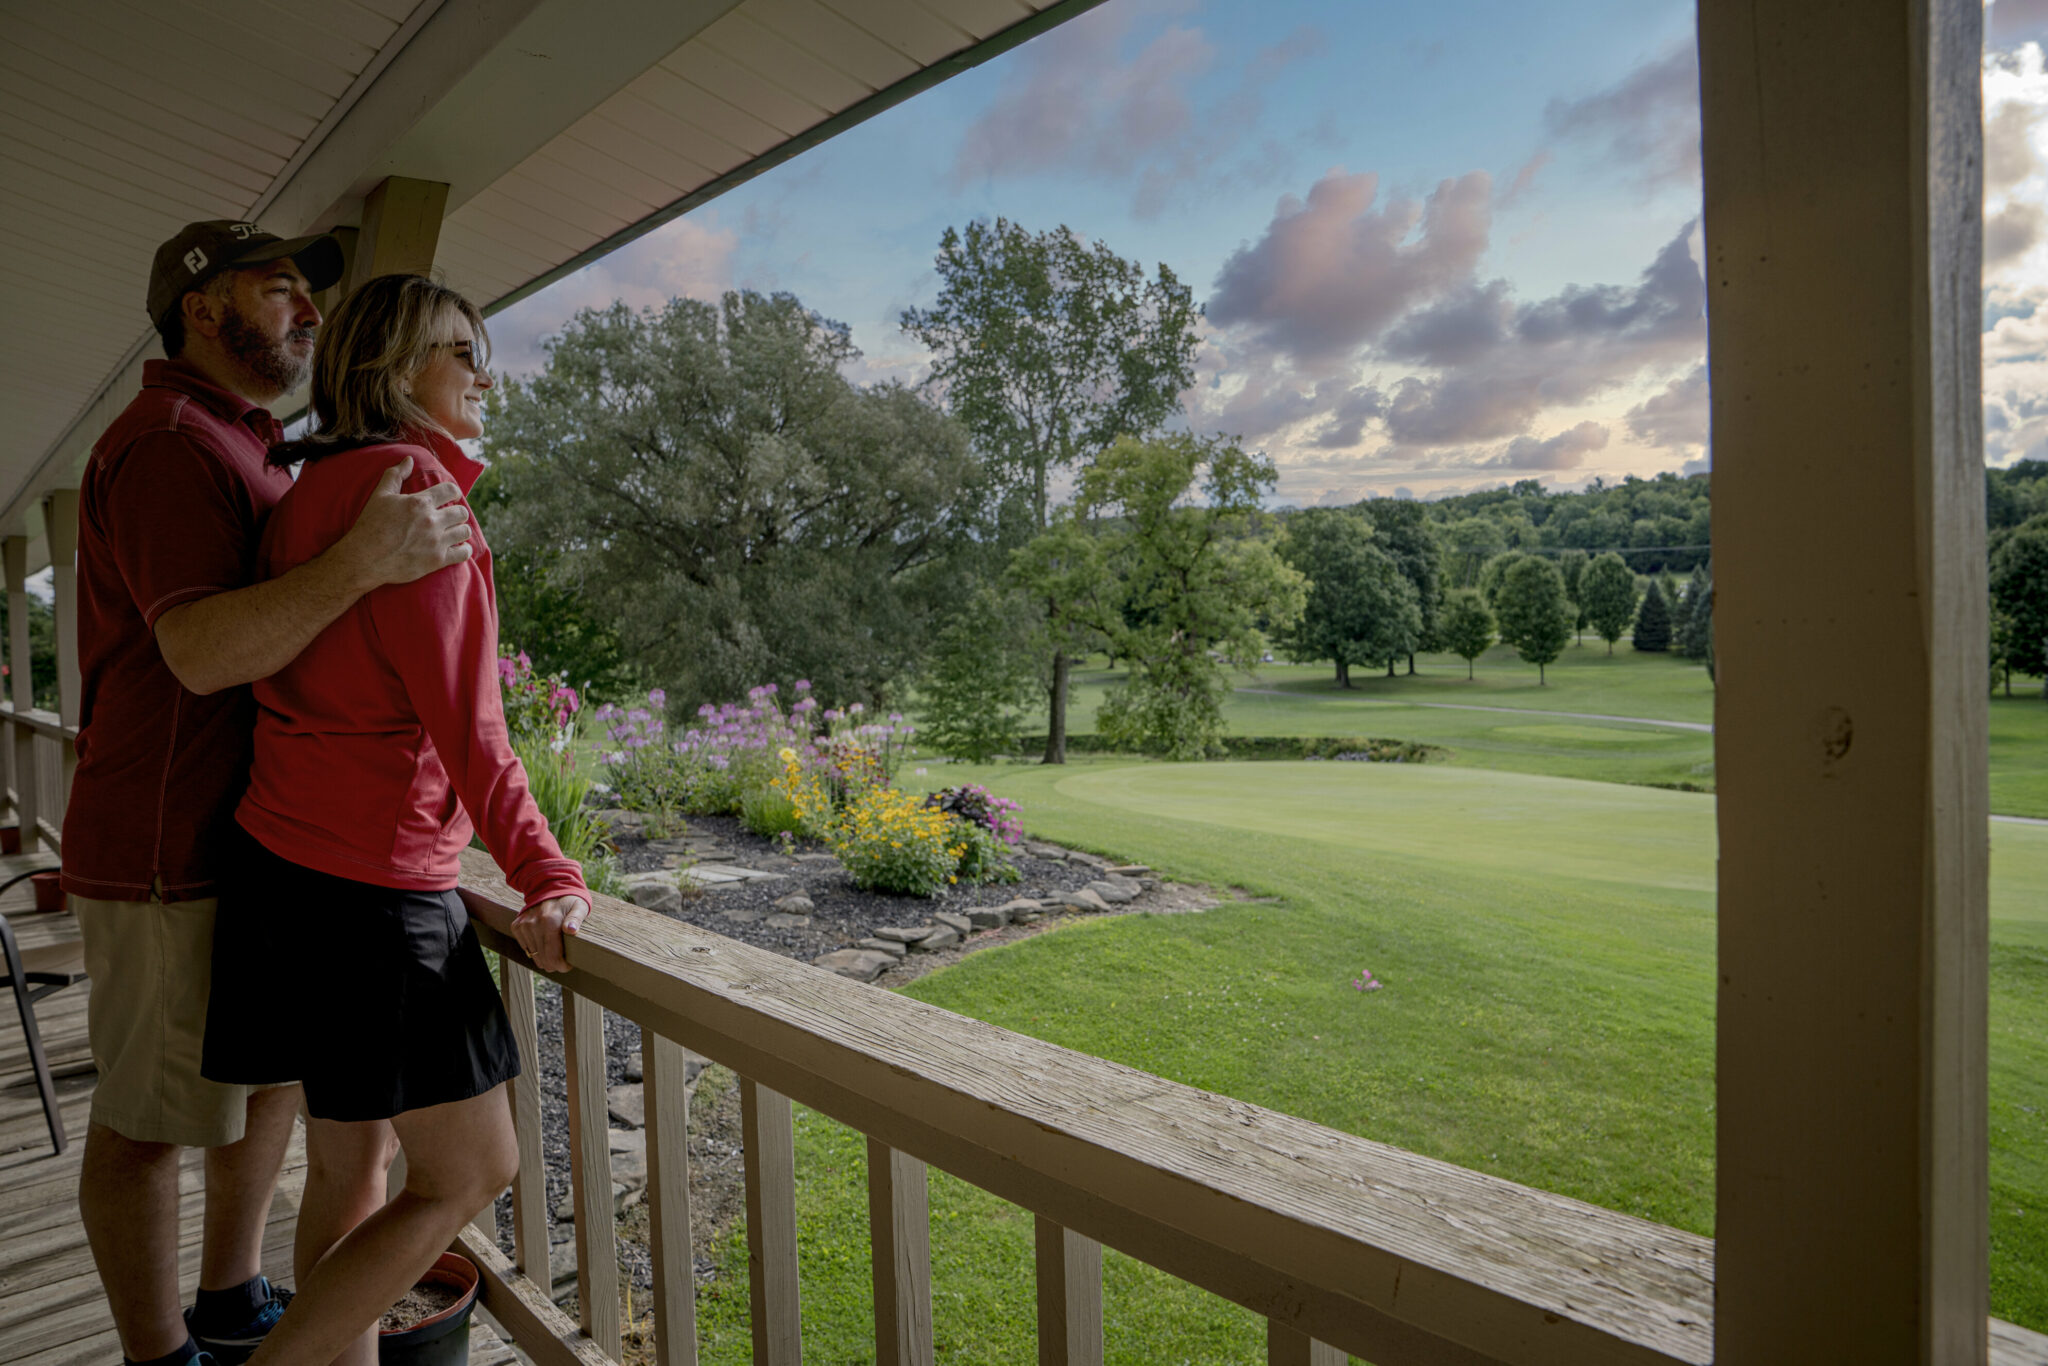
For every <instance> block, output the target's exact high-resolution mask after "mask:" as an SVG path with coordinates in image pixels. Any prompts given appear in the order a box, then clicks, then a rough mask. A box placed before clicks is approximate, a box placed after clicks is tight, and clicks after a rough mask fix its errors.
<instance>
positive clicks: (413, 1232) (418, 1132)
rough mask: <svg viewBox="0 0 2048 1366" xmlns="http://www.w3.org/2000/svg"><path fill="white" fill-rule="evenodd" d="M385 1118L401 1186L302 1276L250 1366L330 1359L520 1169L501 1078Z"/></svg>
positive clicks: (295, 1365)
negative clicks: (459, 1096)
mask: <svg viewBox="0 0 2048 1366" xmlns="http://www.w3.org/2000/svg"><path fill="white" fill-rule="evenodd" d="M390 1124H391V1127H392V1129H394V1130H395V1131H396V1132H397V1134H398V1141H399V1145H400V1146H401V1147H403V1148H404V1149H405V1168H406V1170H405V1189H404V1190H403V1191H400V1192H399V1193H398V1195H397V1196H395V1197H394V1198H393V1199H392V1200H391V1202H390V1203H389V1204H387V1205H384V1206H383V1207H382V1208H381V1209H378V1210H377V1211H376V1212H375V1213H374V1214H372V1215H370V1216H369V1217H368V1218H367V1219H365V1220H363V1221H362V1222H361V1223H360V1224H358V1225H356V1227H355V1228H354V1229H353V1230H352V1231H351V1232H350V1233H349V1234H348V1235H347V1236H346V1237H344V1238H343V1239H342V1240H341V1241H340V1242H339V1243H336V1244H335V1245H334V1247H333V1248H332V1250H330V1251H329V1252H328V1253H327V1255H326V1256H325V1257H323V1258H321V1259H320V1262H319V1264H318V1265H317V1266H315V1267H314V1268H313V1271H312V1274H310V1275H308V1276H307V1277H306V1278H305V1279H304V1280H302V1281H300V1282H299V1294H298V1298H297V1299H295V1300H293V1301H292V1307H291V1312H289V1313H287V1314H286V1315H285V1316H284V1318H283V1319H282V1320H281V1321H279V1323H278V1325H277V1327H276V1328H275V1329H273V1330H272V1331H271V1334H270V1336H269V1337H268V1338H265V1339H264V1341H263V1345H262V1346H261V1347H259V1348H257V1349H256V1354H255V1355H254V1356H252V1357H250V1358H249V1366H328V1363H329V1362H332V1361H333V1360H335V1358H336V1357H337V1356H339V1355H340V1354H341V1352H342V1350H343V1349H344V1348H346V1347H348V1346H349V1345H350V1344H351V1342H353V1340H354V1339H355V1338H357V1337H358V1336H359V1335H361V1334H362V1333H363V1332H365V1331H366V1330H367V1329H370V1328H374V1327H375V1326H376V1322H377V1320H378V1318H379V1317H380V1316H382V1314H383V1313H384V1311H385V1310H387V1309H389V1308H390V1307H391V1306H392V1305H393V1304H395V1303H396V1302H397V1301H398V1297H399V1296H401V1295H403V1294H404V1293H405V1292H406V1291H407V1290H409V1289H411V1288H412V1286H413V1283H414V1282H415V1281H417V1280H418V1279H419V1278H420V1274H421V1273H422V1272H424V1271H425V1270H426V1269H427V1268H428V1267H430V1266H432V1265H433V1264H434V1259H435V1258H436V1257H439V1256H440V1255H441V1254H442V1253H443V1252H445V1251H447V1250H448V1244H449V1243H451V1242H453V1241H454V1239H455V1235H456V1233H457V1232H458V1231H459V1230H460V1229H461V1228H462V1226H463V1225H464V1224H466V1223H468V1222H469V1221H470V1220H471V1219H473V1218H475V1217H476V1213H477V1211H478V1210H481V1209H482V1208H483V1207H484V1206H485V1205H487V1204H489V1203H490V1202H491V1201H492V1200H493V1199H495V1198H496V1197H497V1194H498V1192H499V1191H500V1190H503V1189H504V1188H505V1186H506V1184H507V1183H509V1182H510V1181H511V1180H512V1174H513V1172H514V1171H516V1170H517V1169H518V1166H519V1153H518V1148H517V1146H516V1145H515V1143H514V1141H513V1137H512V1111H511V1107H510V1106H508V1105H507V1104H506V1102H505V1088H504V1087H503V1086H494V1087H492V1088H491V1089H490V1090H489V1091H487V1092H485V1093H484V1094H483V1095H481V1096H477V1097H475V1098H474V1099H471V1100H458V1101H453V1102H450V1103H449V1104H447V1105H434V1106H429V1107H428V1108H426V1109H424V1110H409V1111H407V1112H406V1113H404V1114H402V1115H399V1116H397V1117H396V1118H394V1119H392V1120H391V1121H390ZM308 1156H309V1160H310V1152H309V1154H308Z"/></svg>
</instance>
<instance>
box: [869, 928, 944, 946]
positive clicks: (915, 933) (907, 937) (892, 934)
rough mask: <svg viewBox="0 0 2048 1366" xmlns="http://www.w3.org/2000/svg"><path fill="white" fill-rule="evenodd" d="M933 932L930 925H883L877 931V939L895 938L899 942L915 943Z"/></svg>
mask: <svg viewBox="0 0 2048 1366" xmlns="http://www.w3.org/2000/svg"><path fill="white" fill-rule="evenodd" d="M931 932H932V927H931V926H929V925H911V926H901V925H883V926H881V927H880V928H879V929H877V930H876V931H875V938H877V939H893V940H895V941H896V942H897V943H899V944H915V943H916V942H917V941H918V940H920V939H922V938H924V937H925V936H926V935H928V934H930V933H931Z"/></svg>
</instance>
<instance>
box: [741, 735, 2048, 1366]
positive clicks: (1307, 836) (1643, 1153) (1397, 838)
mask: <svg viewBox="0 0 2048 1366" xmlns="http://www.w3.org/2000/svg"><path fill="white" fill-rule="evenodd" d="M2037 705H2038V704H2037ZM933 772H934V774H935V775H943V776H944V777H945V778H946V779H947V780H949V781H950V780H955V779H957V778H960V777H973V778H977V779H980V780H983V781H989V782H990V783H991V784H992V785H993V786H994V787H996V788H997V790H999V791H1002V792H1004V793H1005V794H1007V795H1010V796H1013V797H1015V798H1017V799H1019V800H1021V801H1022V802H1023V803H1024V804H1025V808H1026V812H1027V814H1028V817H1029V822H1030V825H1031V827H1032V829H1033V830H1034V831H1036V832H1038V833H1041V834H1044V835H1045V836H1047V837H1049V838H1054V839H1060V840H1064V841H1067V842H1071V843H1074V844H1076V845H1079V846H1081V847H1088V848H1095V849H1099V850H1101V851H1103V852H1109V853H1115V854H1118V855H1121V856H1126V857H1134V858H1138V859H1141V860H1143V861H1145V862H1148V863H1150V864H1152V865H1153V866H1155V867H1158V868H1161V869H1163V870H1169V871H1171V872H1172V873H1173V874H1175V875H1176V876H1180V877H1185V878H1192V879H1199V880H1203V881H1210V882H1216V883H1225V884H1232V885H1237V886H1241V887H1243V888H1245V889H1247V890H1248V891H1250V892H1252V893H1255V894H1257V895H1260V896H1267V897H1273V898H1276V899H1275V900H1274V901H1272V902H1270V903H1252V904H1242V905H1236V906H1231V907H1227V908H1224V909H1220V910H1217V911H1213V912H1210V913H1208V914H1205V915H1198V916H1180V917H1163V916H1148V917H1130V918H1124V919H1117V920H1113V921H1101V922H1095V923H1092V924H1085V925H1078V926H1074V927H1071V928H1067V929H1063V930H1061V931H1059V932H1057V933H1054V934H1048V935H1043V936H1039V937H1038V938H1036V939H1033V940H1030V941H1027V942H1025V943H1023V944H1020V945H1017V946H1014V947H1010V948H1005V949H1000V950H994V951H990V952H986V953H982V954H978V955H975V956H974V957H972V958H969V959H967V960H966V961H965V962H963V963H962V964H960V965H959V966H958V967H956V968H954V969H951V970H949V971H947V972H944V973H940V974H937V975H934V976H933V977H929V978H926V979H924V980H923V981H921V982H919V983H916V984H914V985H913V986H912V987H911V988H910V989H909V990H910V992H911V994H914V995H917V996H920V997H922V998H923V999H926V1000H930V1001H932V1002H934V1003H936V1004H939V1005H943V1006H945V1007H947V1008H949V1009H952V1010H957V1011H959V1012H961V1013H962V1014H967V1015H973V1016H975V1017H977V1018H982V1019H988V1020H991V1021H994V1022H996V1023H998V1024H1001V1025H1004V1026H1005V1027H1008V1028H1012V1029H1016V1030H1019V1031H1020V1032H1023V1033H1027V1034H1031V1035H1034V1036H1036V1037H1040V1038H1044V1039H1049V1040H1051V1041H1053V1042H1056V1043H1060V1044H1063V1045H1066V1046H1068V1047H1072V1048H1077V1049H1081V1050H1084V1051H1087V1052H1090V1053H1096V1054H1100V1055H1101V1056H1104V1057H1109V1058H1113V1059H1116V1060H1117V1061H1120V1062H1124V1063H1128V1064H1130V1065H1132V1066H1135V1067H1140V1068H1144V1069H1146V1070H1148V1071H1152V1072H1157V1073H1159V1074H1161V1075H1164V1076H1168V1077H1172V1078H1174V1079H1176V1080H1179V1081H1183V1082H1187V1083H1189V1084H1191V1085H1195V1086H1200V1087H1205V1088H1208V1089H1212V1090H1215V1091H1219V1092H1222V1093H1225V1094H1229V1095H1234V1096H1239V1097H1243V1098H1245V1099H1248V1100H1252V1101H1256V1102H1258V1103H1260V1104H1264V1105H1269V1106H1272V1107H1274V1108H1276V1109H1280V1110H1285V1111H1288V1112H1290V1113H1293V1114H1298V1115H1303V1116H1306V1117H1308V1118H1311V1119H1315V1120H1317V1121H1319V1122H1322V1123H1325V1124H1330V1125H1333V1126H1335V1127H1338V1128H1342V1129H1346V1130H1349V1131H1351V1132H1355V1133H1360V1134H1365V1135H1367V1136H1370V1137H1372V1138H1375V1139H1380V1140H1383V1141H1386V1142H1391V1143H1395V1144H1398V1145H1400V1146H1402V1147H1406V1148H1411V1149H1414V1150H1416V1151H1419V1152H1424V1153H1428V1154H1431V1155H1433V1156H1437V1157H1441V1158H1445V1159H1447V1160H1449V1161H1453V1162H1457V1163H1460V1164H1462V1165H1465V1166H1470V1167H1474V1168H1477V1169H1479V1170H1482V1171H1489V1172H1493V1173H1496V1174H1499V1175H1502V1176H1506V1177H1509V1178H1512V1179H1514V1180H1518V1181H1524V1182H1528V1183H1530V1184H1533V1185H1537V1186H1541V1187H1545V1188H1547V1189H1551V1190H1557V1191H1562V1192H1565V1193H1567V1194H1571V1195H1575V1196H1578V1197H1580V1198H1583V1199H1587V1200H1591V1201H1594V1202H1596V1203H1599V1204H1602V1205H1606V1206H1609V1207H1611V1208H1615V1209H1621V1210H1626V1211H1628V1212H1630V1213H1633V1214H1638V1215H1641V1216H1643V1217H1645V1218H1650V1219H1656V1220H1659V1221H1662V1222H1665V1223H1671V1224H1675V1225H1678V1226H1680V1227H1684V1228H1689V1229H1693V1230H1696V1231H1699V1232H1703V1233H1706V1232H1711V1231H1712V1230H1711V1220H1712V1211H1713V1103H1714V1096H1713V1080H1712V1077H1713V952H1714V943H1713V940H1714V926H1713V910H1712V867H1713V864H1712V859H1713V846H1712V837H1713V827H1712V803H1711V800H1710V799H1708V798H1704V797H1699V796H1694V795H1690V794H1683V793H1658V792H1645V791H1644V790H1642V789H1640V788H1636V789H1618V788H1614V787H1611V786H1603V785H1599V784H1590V783H1580V782H1571V781H1562V780H1555V779H1542V778H1535V777H1522V776H1516V775H1506V774H1495V775H1486V774H1480V773H1476V772H1471V771H1464V770H1459V769H1456V768H1449V767H1429V768H1395V767H1391V766H1367V765H1348V764H1255V765H1253V764H1233V765H1227V766H1225V765H1183V766H1167V765H1149V764H1132V763H1128V762H1122V761H1108V760H1105V761H1096V762H1089V763H1081V764H1075V765H1071V766H1070V767H1069V769H1068V770H1067V771H1065V772H1060V771H1053V770H1045V769H1038V768H1032V767H1027V766H1012V767H1005V768H994V769H986V770H964V771H963V770H959V769H952V768H948V769H945V770H934V771H933ZM1476 829H1477V830H1483V831H1484V832H1485V833H1484V835H1483V837H1481V836H1476V835H1475V833H1474V832H1475V830H1476ZM1994 833H1995V839H1994V874H1993V876H1994V910H1995V912H1996V914H1997V916H1998V919H1997V921H1996V923H1995V929H1994V948H1993V965H1992V983H1993V1004H1992V1032H1993V1038H1992V1142H1993V1153H1992V1161H1993V1171H1992V1179H1993V1190H1992V1230H1993V1278H1994V1280H1993V1309H1994V1312H1996V1313H1998V1314H1999V1315H2001V1316H2003V1317H2007V1318H2011V1319H2014V1320H2016V1321H2018V1322H2021V1323H2025V1324H2028V1325H2029V1326H2032V1327H2036V1328H2044V1327H2048V1232H2044V1224H2048V1221H2044V1220H2043V1218H2042V1216H2041V1211H2042V1210H2043V1209H2044V1208H2048V1132H2044V1129H2043V1125H2044V1118H2043V1117H2044V1116H2048V911H2044V909H2043V907H2044V906H2048V895H2044V893H2048V829H2038V830H2037V829H2034V828H2030V827H2019V826H2001V827H1998V828H1997V829H1996V831H1995V832H1994ZM1361 967H1370V968H1371V969H1372V970H1373V972H1374V973H1375V974H1377V975H1378V976H1379V977H1380V978H1381V979H1382V980H1384V981H1385V982H1387V983H1388V986H1387V988H1386V989H1385V990H1382V991H1378V992H1372V993H1360V992H1357V991H1354V990H1352V989H1351V987H1350V986H1349V981H1350V979H1351V978H1352V977H1353V976H1354V975H1355V974H1356V973H1357V972H1358V970H1359V969H1360V968H1361ZM799 1143H800V1152H799V1170H800V1176H801V1180H802V1183H803V1185H802V1195H801V1201H800V1218H801V1219H802V1221H803V1233H804V1246H805V1252H804V1256H805V1258H806V1261H805V1268H804V1271H805V1276H806V1281H805V1292H804V1293H805V1303H806V1313H805V1321H806V1342H807V1347H809V1348H810V1350H811V1351H812V1353H813V1355H815V1356H816V1357H817V1359H820V1360H829V1361H841V1360H846V1361H851V1360H860V1359H864V1355H865V1353H866V1352H868V1351H869V1350H870V1349H869V1347H868V1346H867V1343H868V1342H869V1341H870V1338H869V1334H870V1333H871V1331H872V1330H871V1326H870V1322H869V1317H868V1315H869V1312H870V1311H869V1308H868V1300H867V1293H868V1292H867V1273H866V1260H865V1259H866V1247H867V1242H866V1206H865V1196H864V1193H863V1185H862V1182H863V1181H864V1175H865V1167H864V1157H863V1153H862V1149H861V1146H860V1142H859V1140H858V1139H857V1137H855V1136H853V1135H850V1134H848V1133H846V1131H844V1130H841V1129H840V1128H839V1127H838V1126H836V1125H833V1124H831V1123H829V1122H828V1121H825V1120H823V1119H822V1118H820V1117H818V1116H815V1115H806V1116H804V1117H803V1119H802V1121H801V1123H800V1126H799ZM932 1201H933V1211H934V1215H933V1258H934V1273H933V1281H934V1305H935V1307H934V1314H935V1320H936V1324H937V1331H938V1334H939V1337H940V1339H941V1341H942V1343H943V1344H944V1345H943V1346H942V1347H941V1350H940V1355H941V1357H942V1359H944V1360H947V1361H958V1362H976V1363H979V1362H988V1363H1004V1362H1010V1361H1017V1360H1028V1359H1029V1358H1030V1356H1031V1348H1030V1343H1031V1340H1032V1331H1033V1330H1032V1324H1031V1320H1030V1315H1031V1296H1030V1285H1031V1272H1030V1266H1031V1260H1030V1257H1031V1249H1030V1240H1031V1227H1030V1221H1029V1220H1028V1219H1027V1218H1024V1217H1023V1216H1022V1215H1020V1214H1019V1213H1018V1212H1016V1211H1014V1210H1012V1209H1010V1208H1009V1207H1007V1206H1004V1205H1002V1203H1001V1202H999V1201H995V1200H993V1199H992V1198H990V1197H988V1196H985V1195H983V1194H981V1193H980V1192H978V1191H974V1190H973V1189H971V1188H969V1187H966V1186H964V1185H962V1184H961V1183H959V1182H956V1181H951V1180H950V1179H946V1178H943V1177H941V1176H939V1175H937V1174H935V1175H934V1180H933V1187H932ZM724 1264H725V1267H726V1268H727V1271H728V1273H729V1276H730V1279H728V1280H727V1282H726V1284H725V1285H724V1287H723V1289H721V1290H720V1292H719V1294H718V1295H717V1297H716V1298H715V1299H708V1300H707V1302H706V1305H705V1310H706V1313H705V1324H706V1336H707V1343H710V1344H713V1346H712V1347H711V1348H710V1350H708V1351H707V1355H706V1360H708V1361H737V1360H743V1359H744V1358H745V1350H744V1348H745V1341H746V1332H745V1304H746V1298H745V1285H744V1272H745V1253H744V1248H743V1246H740V1245H737V1244H736V1245H735V1246H734V1247H733V1248H731V1249H729V1250H728V1255H727V1257H726V1258H725V1262H724ZM1108 1265H1109V1268H1110V1269H1109V1271H1108V1273H1107V1275H1108V1285H1109V1290H1108V1296H1109V1301H1108V1307H1107V1320H1108V1328H1107V1333H1108V1346H1109V1359H1110V1360H1112V1361H1121V1362H1130V1363H1140V1362H1143V1363H1155V1362H1160V1363H1164V1362H1176V1361H1186V1362H1198V1363H1209V1362H1239V1361H1241V1362H1247V1363H1249V1362H1256V1361H1259V1360H1262V1356H1261V1352H1262V1351H1263V1347H1262V1343H1263V1337H1262V1336H1261V1334H1262V1329H1261V1327H1260V1325H1259V1324H1258V1323H1257V1322H1256V1321H1254V1319H1253V1318H1252V1316H1250V1315H1249V1314H1246V1313H1244V1312H1243V1311H1240V1310H1238V1309H1236V1308H1235V1307H1234V1306H1230V1305H1228V1304H1225V1303H1223V1302H1221V1301H1218V1300H1216V1299H1214V1298H1213V1297H1211V1296H1208V1295H1206V1294H1203V1293H1201V1292H1199V1291H1195V1290H1193V1289H1191V1288H1190V1287H1187V1286H1185V1285H1182V1284H1180V1283H1179V1282H1176V1281H1173V1280H1172V1279H1171V1278H1169V1277H1165V1276H1163V1275H1160V1274H1159V1273H1156V1272H1152V1271H1151V1270H1149V1269H1148V1268H1145V1267H1143V1266H1141V1265H1139V1264H1136V1263H1133V1262H1130V1261H1128V1260H1127V1259H1122V1258H1119V1257H1115V1256H1113V1255H1112V1256H1111V1257H1110V1258H1109V1263H1108Z"/></svg>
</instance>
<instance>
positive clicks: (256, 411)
mask: <svg viewBox="0 0 2048 1366" xmlns="http://www.w3.org/2000/svg"><path fill="white" fill-rule="evenodd" d="M142 387H143V388H145V389H170V390H173V391H175V392H177V393H180V394H184V395H186V396H188V397H190V398H194V399H197V400H198V401H199V402H201V403H203V404H205V405H206V408H207V411H209V412H211V413H213V414H214V415H215V416H216V417H218V418H219V419H220V420H221V421H223V422H232V423H242V424H244V425H246V426H247V427H248V428H249V429H250V430H251V431H254V432H255V433H256V434H257V435H258V436H260V437H262V438H263V440H264V442H265V443H266V444H268V443H270V442H273V441H275V440H276V439H277V436H278V433H277V431H276V427H277V419H276V418H274V417H272V416H271V415H270V410H269V409H268V408H265V407H263V406H261V405H260V404H255V403H251V402H250V401H249V400H248V399H246V398H243V397H242V396H241V395H240V394H237V393H234V392H233V391H231V390H228V389H223V388H221V387H220V386H219V385H218V384H215V383H214V382H213V381H212V380H210V379H208V378H207V377H206V372H205V371H203V370H201V369H200V368H199V367H198V366H196V365H194V364H192V363H191V362H190V361H187V360H146V361H144V362H143V363H142Z"/></svg>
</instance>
